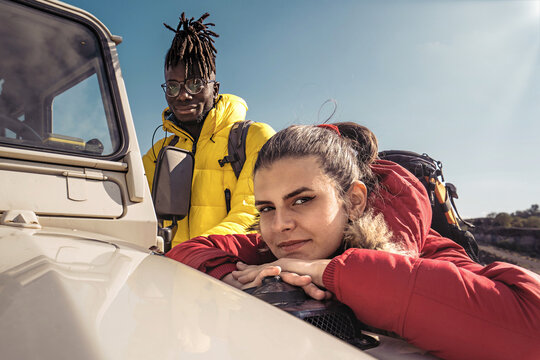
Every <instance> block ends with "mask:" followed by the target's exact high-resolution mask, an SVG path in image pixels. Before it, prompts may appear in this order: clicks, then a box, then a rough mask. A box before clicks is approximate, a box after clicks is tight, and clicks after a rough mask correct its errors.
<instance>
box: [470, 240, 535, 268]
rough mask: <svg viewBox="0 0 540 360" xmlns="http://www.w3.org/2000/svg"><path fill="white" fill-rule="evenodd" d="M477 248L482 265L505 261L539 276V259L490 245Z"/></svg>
mask: <svg viewBox="0 0 540 360" xmlns="http://www.w3.org/2000/svg"><path fill="white" fill-rule="evenodd" d="M478 247H479V248H480V262H481V263H483V264H486V265H487V264H490V263H492V262H494V261H505V262H508V263H511V264H516V265H518V266H521V267H524V268H526V269H529V270H531V271H534V272H535V273H537V274H540V259H537V258H533V257H530V256H527V255H525V254H521V253H518V252H514V251H510V250H506V249H502V248H499V247H496V246H492V245H485V244H478Z"/></svg>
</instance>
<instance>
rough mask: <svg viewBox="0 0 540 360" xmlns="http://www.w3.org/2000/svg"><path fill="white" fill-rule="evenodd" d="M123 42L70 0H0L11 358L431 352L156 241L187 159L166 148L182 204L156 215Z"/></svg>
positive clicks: (5, 326) (1, 229) (1, 234)
mask: <svg viewBox="0 0 540 360" xmlns="http://www.w3.org/2000/svg"><path fill="white" fill-rule="evenodd" d="M120 41H121V38H120V37H118V36H114V35H112V34H111V33H110V32H109V31H108V30H107V28H106V27H105V26H104V25H103V24H102V23H101V22H99V21H98V20H97V19H96V18H95V17H93V16H92V15H91V14H89V13H87V12H85V11H83V10H80V9H77V8H74V7H72V6H70V5H67V4H64V3H61V2H56V1H46V0H42V1H40V0H0V214H1V220H0V357H1V358H2V359H169V358H170V359H172V358H174V359H218V358H219V359H229V358H230V359H293V358H295V359H296V358H307V359H313V360H315V359H353V358H354V359H359V358H360V359H361V358H370V357H371V356H374V357H377V358H392V359H395V358H399V357H400V356H403V357H404V358H414V357H417V356H418V357H424V356H425V354H424V352H423V351H421V350H419V349H417V348H414V347H412V346H410V345H408V344H407V343H406V342H404V341H402V340H399V339H393V338H390V337H385V336H378V335H373V334H372V338H366V339H368V340H365V341H364V345H366V343H365V342H366V341H367V346H364V347H366V348H369V349H368V350H365V351H364V350H360V349H359V348H358V346H354V345H355V343H354V341H352V342H351V341H349V342H350V343H353V345H351V344H349V343H347V342H346V341H343V340H340V339H338V337H336V336H333V335H330V334H328V333H327V332H324V331H322V330H320V329H318V328H317V327H315V326H312V325H310V324H308V323H307V322H306V321H303V320H301V319H298V318H297V317H295V316H293V315H291V314H289V313H287V312H286V311H283V310H282V309H279V308H278V307H275V306H273V305H271V304H269V303H267V302H265V301H262V300H260V299H258V298H256V297H255V296H253V295H250V294H248V293H246V292H243V291H240V290H237V289H234V288H232V287H230V286H228V285H226V284H224V283H222V282H220V281H218V280H216V279H213V278H211V277H209V276H207V275H205V274H203V273H200V272H198V271H196V270H194V269H191V268H189V267H187V266H185V265H183V264H180V263H178V262H176V261H172V260H170V259H168V258H165V257H164V256H160V254H159V251H158V250H156V249H163V248H164V240H163V239H164V238H165V240H167V237H168V236H170V235H169V233H168V232H167V231H164V232H162V233H161V234H162V235H161V236H158V232H157V229H158V222H157V219H156V211H157V213H158V214H162V215H163V216H164V217H173V216H178V217H181V216H182V212H183V210H182V209H181V208H182V204H181V203H186V199H189V196H188V195H189V194H186V195H185V196H178V187H179V186H180V185H178V183H182V180H181V179H180V180H179V179H178V178H182V174H186V176H187V177H188V178H189V176H190V175H189V171H190V169H189V167H190V166H189V159H190V158H189V156H186V154H180V155H181V159H180V160H181V161H179V162H180V163H181V164H180V165H178V166H183V165H182V164H186V161H188V165H186V166H185V168H186V170H179V169H181V168H180V167H178V166H177V164H176V163H175V162H174V161H176V160H174V159H172V160H171V159H170V158H169V157H165V158H164V160H163V161H165V165H164V166H161V169H162V171H161V172H160V174H162V179H160V180H162V181H163V185H160V186H156V187H157V188H160V191H161V192H162V193H161V195H162V198H163V199H170V198H171V196H169V192H170V188H171V187H173V188H175V194H176V195H177V196H175V199H178V201H179V202H180V204H174V203H173V204H171V203H167V202H166V201H165V203H159V200H156V201H157V203H156V210H155V209H154V205H153V201H152V196H151V194H150V192H149V189H148V186H147V183H146V179H145V176H144V171H143V166H142V161H141V154H140V151H139V146H138V144H137V138H136V135H135V129H134V126H133V120H132V117H131V113H130V108H129V104H128V99H127V94H126V90H125V87H124V83H123V80H122V76H121V72H120V65H119V63H118V58H117V53H116V45H118V44H119V43H120ZM173 157H174V154H173ZM186 159H187V160H186ZM178 173H181V174H180V176H178ZM184 183H185V182H184ZM159 195H160V194H156V196H155V198H156V199H159ZM163 195H164V196H163ZM158 207H159V208H160V209H161V210H158ZM163 209H164V210H163ZM297 315H298V314H297ZM374 338H378V340H379V342H377V341H371V340H369V339H374ZM356 345H358V343H356ZM360 347H362V346H360Z"/></svg>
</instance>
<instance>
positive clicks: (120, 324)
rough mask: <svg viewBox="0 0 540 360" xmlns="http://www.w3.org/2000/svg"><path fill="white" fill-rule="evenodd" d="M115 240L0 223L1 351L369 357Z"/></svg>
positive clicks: (16, 354) (48, 355) (18, 354)
mask: <svg viewBox="0 0 540 360" xmlns="http://www.w3.org/2000/svg"><path fill="white" fill-rule="evenodd" d="M119 244H121V243H120V242H114V241H110V239H100V238H99V236H94V237H93V236H91V234H80V233H78V232H77V231H65V230H62V231H55V230H54V229H41V230H32V229H19V228H9V227H5V226H0V254H1V255H0V348H1V349H2V357H3V358H7V359H23V358H25V359H31V358H44V359H64V358H66V359H67V358H69V359H73V358H78V359H150V358H161V359H168V358H175V359H176V358H182V359H191V358H197V359H200V358H205V359H206V358H219V359H229V358H230V359H233V358H234V359H248V358H249V359H252V358H260V359H270V358H272V359H289V358H293V357H294V358H307V357H309V358H310V359H323V358H324V359H329V358H340V359H347V358H355V359H358V358H363V357H366V358H369V356H368V355H367V354H365V353H363V352H361V351H359V350H357V349H356V348H354V347H352V346H350V345H348V344H345V343H343V342H341V341H339V340H337V339H336V338H334V337H332V336H329V335H327V334H325V333H323V332H322V331H320V330H319V329H317V328H315V327H313V326H311V325H309V324H307V323H304V322H303V321H301V320H299V319H296V318H294V317H293V316H292V315H289V314H287V313H285V312H283V311H281V310H279V309H277V308H274V307H273V306H271V305H269V304H267V303H265V302H263V301H261V300H258V299H256V298H254V297H252V296H250V295H248V294H246V293H244V292H242V291H240V290H237V289H234V288H232V287H230V286H228V285H226V284H224V283H222V282H220V281H218V280H215V279H213V278H211V277H209V276H207V275H205V274H203V273H200V272H198V271H196V270H194V269H191V268H189V267H187V266H185V265H183V264H180V263H178V262H176V261H173V260H170V259H167V258H165V257H163V256H158V255H151V254H149V253H148V252H144V251H141V250H140V249H136V248H133V247H128V246H126V245H119Z"/></svg>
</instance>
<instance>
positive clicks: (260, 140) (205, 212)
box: [143, 94, 275, 246]
mask: <svg viewBox="0 0 540 360" xmlns="http://www.w3.org/2000/svg"><path fill="white" fill-rule="evenodd" d="M168 110H169V108H166V109H165V110H164V111H163V114H162V119H163V128H164V129H165V130H166V131H168V132H170V133H172V134H173V135H171V136H169V137H166V138H163V139H161V140H160V141H158V142H157V143H156V144H155V145H154V146H153V149H150V150H149V151H148V152H147V153H146V155H144V156H143V163H144V168H145V170H146V178H147V179H148V184H149V185H150V189H152V182H153V178H154V171H155V166H156V164H155V161H156V156H157V154H158V153H159V150H160V149H161V148H162V147H164V146H167V145H168V144H169V143H170V142H171V140H172V139H173V137H174V136H175V135H177V136H178V137H179V140H178V142H177V143H176V145H175V146H176V147H179V148H182V149H186V150H189V151H193V150H194V149H195V166H194V170H193V181H192V184H191V207H190V211H189V216H188V217H186V218H184V219H183V220H181V221H179V222H178V230H177V232H176V235H175V237H174V239H173V246H174V245H177V244H179V243H181V242H184V241H186V240H189V239H191V238H193V237H195V236H200V235H210V234H241V233H245V232H246V229H247V228H248V227H249V226H250V225H252V224H253V222H254V219H255V214H256V210H255V206H254V197H253V179H252V170H253V166H254V165H255V160H256V159H257V154H258V152H259V150H260V148H261V147H262V146H263V145H264V143H265V142H266V141H267V140H268V139H269V138H270V137H271V136H272V135H273V134H274V133H275V132H274V130H273V129H272V128H271V127H270V126H269V125H267V124H263V123H253V124H251V126H250V127H249V130H248V134H247V139H246V162H245V163H244V167H243V168H242V172H241V173H240V176H239V177H238V179H236V176H235V175H234V172H233V170H232V167H231V164H225V165H224V166H223V167H221V166H220V165H219V163H218V160H221V159H223V157H225V156H226V155H227V152H228V151H227V145H228V141H229V132H230V131H231V127H232V125H233V124H234V123H235V122H238V121H242V120H245V117H246V111H247V105H246V103H245V101H244V100H243V99H241V98H239V97H238V96H235V95H229V94H222V95H221V96H220V99H219V100H218V102H217V103H216V105H215V106H214V108H213V109H212V110H210V112H209V113H208V115H207V116H206V119H205V120H204V124H203V127H202V130H201V134H200V136H199V139H198V140H197V143H196V146H195V147H194V144H193V142H194V140H193V137H192V136H191V135H189V134H188V133H187V132H186V131H184V130H182V129H181V128H179V127H178V126H177V125H175V124H174V123H173V122H171V121H169V120H167V119H165V113H166V112H168ZM226 189H229V191H230V192H231V202H230V204H231V210H230V212H229V213H228V214H227V208H226V201H225V191H226Z"/></svg>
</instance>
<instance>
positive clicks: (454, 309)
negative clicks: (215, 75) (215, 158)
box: [167, 123, 540, 359]
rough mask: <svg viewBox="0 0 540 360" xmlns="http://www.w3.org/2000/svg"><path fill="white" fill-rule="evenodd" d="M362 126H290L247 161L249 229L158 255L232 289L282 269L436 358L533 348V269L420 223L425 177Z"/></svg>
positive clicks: (539, 317)
mask: <svg viewBox="0 0 540 360" xmlns="http://www.w3.org/2000/svg"><path fill="white" fill-rule="evenodd" d="M377 151H378V149H377V140H376V138H375V136H374V135H373V134H372V133H371V131H369V130H368V129H367V128H365V127H363V126H360V125H357V124H353V123H340V124H336V125H320V126H291V127H289V128H287V129H285V130H282V131H280V132H278V133H277V134H276V135H274V137H272V138H271V139H270V140H269V141H268V142H267V143H266V144H265V145H264V146H263V148H262V149H261V151H260V153H259V156H258V159H257V162H256V164H255V168H254V190H255V205H256V207H257V209H258V211H259V214H260V219H259V232H258V234H249V235H210V236H208V237H198V238H195V239H192V240H190V241H187V242H185V243H182V244H180V245H178V246H176V247H175V248H173V249H172V250H171V251H170V252H169V253H168V254H167V256H168V257H170V258H173V259H176V260H178V261H181V262H183V263H185V264H188V265H190V266H192V267H194V268H196V269H199V270H201V271H204V272H206V273H208V274H210V275H212V276H214V277H216V278H218V279H221V280H223V281H225V282H227V283H228V284H230V285H232V286H235V287H238V288H248V287H253V286H256V285H259V284H260V283H261V281H262V278H264V277H265V276H270V275H278V274H279V275H280V276H281V277H282V279H283V280H284V281H286V282H288V283H291V284H293V285H297V286H301V287H303V289H304V290H305V291H306V293H307V294H309V295H310V296H312V297H313V298H315V299H323V298H328V297H330V296H332V294H333V295H334V296H335V297H336V298H337V299H338V300H339V301H341V302H343V303H344V304H346V305H348V306H349V307H351V308H352V309H353V311H354V312H355V315H356V317H357V318H358V319H359V320H360V321H362V322H363V323H365V324H368V325H370V326H373V327H375V328H379V329H384V330H387V331H391V332H394V333H397V334H398V335H399V336H401V337H403V338H405V339H406V340H407V341H409V342H410V343H412V344H414V345H416V346H418V347H420V348H423V349H425V350H428V351H430V352H432V353H433V354H434V355H437V356H439V357H443V358H454V359H464V358H472V359H483V358H485V359H498V358H500V359H509V358H515V359H538V358H540V277H539V276H538V275H536V274H534V273H532V272H530V271H528V270H525V269H522V268H520V267H517V266H514V265H511V264H506V263H501V262H495V263H493V264H490V265H488V266H482V265H480V264H477V263H475V262H473V261H472V260H470V259H469V257H468V256H467V255H466V253H465V251H464V250H463V249H462V248H461V247H460V246H459V245H457V244H456V243H454V242H453V241H451V240H449V239H446V238H444V237H441V236H440V235H439V234H437V233H436V232H435V231H433V230H432V229H431V228H430V224H431V205H430V202H429V199H428V196H427V194H426V192H425V189H424V187H423V185H422V184H421V183H420V182H419V181H418V180H417V179H416V178H415V177H414V176H413V175H412V174H410V173H409V172H408V171H406V170H405V169H403V168H402V167H400V166H399V165H397V164H394V163H392V162H389V161H383V160H378V159H377Z"/></svg>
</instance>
